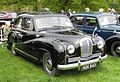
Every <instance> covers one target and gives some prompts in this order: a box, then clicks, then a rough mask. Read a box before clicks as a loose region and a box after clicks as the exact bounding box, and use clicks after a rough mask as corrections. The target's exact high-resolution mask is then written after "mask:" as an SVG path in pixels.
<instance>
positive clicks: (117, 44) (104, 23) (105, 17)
mask: <svg viewBox="0 0 120 82" xmlns="http://www.w3.org/2000/svg"><path fill="white" fill-rule="evenodd" d="M70 19H71V21H72V22H73V24H74V26H75V28H76V29H79V30H82V31H84V32H86V33H88V34H92V33H93V31H95V32H94V33H96V34H98V35H99V36H101V37H102V38H103V39H104V40H105V42H106V48H107V51H110V52H111V54H112V55H113V56H116V57H120V25H119V20H118V17H117V16H116V15H114V14H109V13H80V14H74V15H73V16H71V17H70ZM95 28H97V29H96V30H95Z"/></svg>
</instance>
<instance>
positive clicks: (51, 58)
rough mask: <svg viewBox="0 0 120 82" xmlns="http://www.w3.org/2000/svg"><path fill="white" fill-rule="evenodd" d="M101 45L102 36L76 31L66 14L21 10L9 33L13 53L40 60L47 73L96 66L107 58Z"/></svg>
mask: <svg viewBox="0 0 120 82" xmlns="http://www.w3.org/2000/svg"><path fill="white" fill-rule="evenodd" d="M104 47H105V42H104V40H103V39H102V38H101V37H99V36H94V37H91V36H88V35H84V34H83V33H82V32H80V31H76V30H75V29H74V27H73V24H72V23H71V21H70V19H69V18H68V17H67V16H65V15H58V14H43V15H29V14H21V15H19V16H18V17H17V18H16V20H15V28H13V30H12V32H11V33H10V34H9V36H8V49H10V50H11V51H12V53H13V54H14V55H15V54H21V55H23V56H25V57H27V58H29V59H33V60H36V61H37V62H38V63H40V62H42V63H43V68H44V70H45V72H46V73H47V74H48V75H50V76H57V75H59V74H60V71H59V70H70V69H76V68H78V70H86V69H90V68H93V67H96V66H97V65H98V64H100V63H101V61H103V60H104V59H106V58H107V55H106V54H105V49H104Z"/></svg>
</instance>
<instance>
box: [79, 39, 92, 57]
mask: <svg viewBox="0 0 120 82" xmlns="http://www.w3.org/2000/svg"><path fill="white" fill-rule="evenodd" d="M92 49H93V43H92V40H91V39H90V38H83V39H81V40H80V52H81V56H82V57H86V56H89V55H92Z"/></svg>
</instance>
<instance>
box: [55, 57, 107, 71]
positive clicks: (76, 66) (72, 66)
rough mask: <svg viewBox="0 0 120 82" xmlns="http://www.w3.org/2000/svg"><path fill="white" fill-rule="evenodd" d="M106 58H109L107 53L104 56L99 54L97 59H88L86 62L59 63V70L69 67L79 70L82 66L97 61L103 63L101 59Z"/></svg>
mask: <svg viewBox="0 0 120 82" xmlns="http://www.w3.org/2000/svg"><path fill="white" fill-rule="evenodd" d="M106 58H107V55H105V56H103V57H101V56H99V57H98V58H97V59H93V60H89V61H86V62H80V61H78V62H77V63H72V64H66V65H57V69H59V70H69V69H76V68H78V70H80V67H81V66H85V65H89V64H92V63H97V62H100V63H101V61H103V60H105V59H106Z"/></svg>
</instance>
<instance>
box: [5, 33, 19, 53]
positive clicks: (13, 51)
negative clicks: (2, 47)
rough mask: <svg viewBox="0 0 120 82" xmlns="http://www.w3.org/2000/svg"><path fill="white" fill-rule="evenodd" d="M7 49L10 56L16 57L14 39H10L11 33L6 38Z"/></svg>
mask: <svg viewBox="0 0 120 82" xmlns="http://www.w3.org/2000/svg"><path fill="white" fill-rule="evenodd" d="M7 48H8V49H9V50H11V52H12V54H13V55H17V53H16V51H15V40H14V38H13V37H12V33H11V34H10V35H9V37H8V45H7Z"/></svg>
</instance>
